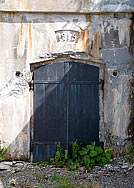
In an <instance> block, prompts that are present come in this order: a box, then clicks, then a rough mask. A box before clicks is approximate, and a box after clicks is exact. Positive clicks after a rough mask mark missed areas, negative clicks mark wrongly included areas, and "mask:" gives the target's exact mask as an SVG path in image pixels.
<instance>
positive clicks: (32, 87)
mask: <svg viewBox="0 0 134 188" xmlns="http://www.w3.org/2000/svg"><path fill="white" fill-rule="evenodd" d="M29 86H30V90H34V82H33V80H32V81H31V82H30V83H29Z"/></svg>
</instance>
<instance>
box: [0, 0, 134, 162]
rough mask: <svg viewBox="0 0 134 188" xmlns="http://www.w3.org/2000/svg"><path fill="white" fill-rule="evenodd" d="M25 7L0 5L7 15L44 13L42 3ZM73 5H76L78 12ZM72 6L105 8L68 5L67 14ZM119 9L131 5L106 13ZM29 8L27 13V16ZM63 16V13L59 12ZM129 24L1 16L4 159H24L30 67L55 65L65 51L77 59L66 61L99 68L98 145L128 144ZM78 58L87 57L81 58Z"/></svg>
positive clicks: (107, 17) (123, 18) (80, 17)
mask: <svg viewBox="0 0 134 188" xmlns="http://www.w3.org/2000/svg"><path fill="white" fill-rule="evenodd" d="M31 2H32V4H31ZM31 2H30V0H29V1H27V3H26V1H23V3H19V2H18V4H16V3H17V1H12V3H11V1H10V0H7V1H6V0H5V1H2V2H1V3H0V7H1V9H2V10H11V11H12V10H21V11H23V10H26V11H33V10H34V11H37V10H39V11H45V9H43V10H42V5H43V3H44V4H45V1H41V2H39V3H38V5H37V1H36V0H34V1H31ZM77 2H79V5H81V7H80V9H79V7H77V6H78V5H77ZM97 2H98V4H97ZM125 2H126V6H125V7H124V4H123V3H125ZM49 3H50V4H51V1H49ZM57 3H58V1H57ZM71 3H72V4H71ZM73 3H74V4H75V5H76V8H75V6H74V11H75V9H76V12H77V11H80V12H86V11H91V10H89V9H86V10H85V8H84V7H89V8H91V7H90V6H87V3H89V4H90V3H92V4H93V5H96V4H97V7H100V8H101V9H102V7H101V6H98V5H101V4H102V3H103V5H104V8H105V7H106V6H107V1H93V2H92V1H71V2H70V4H69V5H68V6H70V9H68V11H71V12H72V10H71V7H73V6H72V5H73ZM50 4H49V5H50ZM55 4H56V3H55ZM121 4H122V9H118V10H121V11H127V10H128V9H129V11H131V10H133V6H134V4H133V2H132V1H121V2H120V1H114V2H113V3H112V5H111V6H110V7H111V9H109V10H110V11H112V10H113V9H114V8H113V7H114V6H115V5H116V7H118V6H117V5H121ZM16 5H17V6H16ZM30 5H32V6H31V7H33V8H31V9H30V10H29V7H30ZM35 5H37V6H35ZM49 5H46V4H45V7H47V8H46V11H47V10H49ZM51 5H52V4H51ZM65 5H66V3H65V4H64V3H61V4H60V6H59V9H57V10H58V11H60V10H61V9H62V8H63V7H62V6H65ZM130 5H131V6H130ZM68 6H67V7H68ZM50 7H51V6H50ZM123 7H124V8H123ZM130 7H131V8H130ZM16 8H17V9H16ZM51 8H52V7H51ZM54 8H56V7H53V9H52V10H53V11H55V9H54ZM36 9H37V10H36ZM63 10H64V11H65V12H66V9H65V8H64V9H63ZM104 10H105V9H104ZM92 11H96V12H97V11H99V9H94V8H93V7H92ZM102 11H103V10H102ZM115 11H117V9H116V10H115ZM133 20H134V19H133V15H132V14H131V13H118V14H113V13H105V14H93V15H90V14H86V15H85V14H71V13H70V14H67V13H64V14H63V13H62V14H61V13H60V14H59V13H57V14H56V13H55V14H52V13H49V14H45V13H38V14H36V13H20V12H18V13H17V12H16V13H15V12H14V13H13V12H11V13H10V12H2V11H1V13H0V75H1V79H0V88H1V89H0V140H1V146H3V145H5V146H6V147H7V148H8V152H7V158H12V159H28V158H29V155H30V118H32V115H33V114H32V113H31V112H30V111H31V109H30V108H32V107H30V101H31V100H32V99H31V97H30V91H29V82H30V81H31V73H30V65H34V64H37V62H39V63H40V62H43V61H47V60H55V59H56V57H57V58H58V59H59V60H60V58H61V54H67V53H68V51H71V52H72V53H73V52H77V54H78V55H76V56H75V57H73V56H72V55H70V58H74V59H84V58H86V59H87V61H88V62H92V64H93V63H94V64H95V62H98V63H99V64H100V66H101V65H104V67H105V68H104V71H103V72H104V75H103V76H104V83H105V84H104V92H103V94H102V95H103V96H102V98H103V99H102V101H101V108H103V110H101V116H103V118H102V119H101V125H100V127H101V129H100V131H101V132H100V135H102V136H101V141H104V142H105V146H107V147H111V146H112V147H115V148H117V147H121V146H123V147H124V145H126V144H128V140H133V139H134V136H133V135H134V134H133V120H134V118H133V98H134V96H133V95H134V94H133V92H132V90H133V87H134V86H133V68H134V66H133V63H134V62H133V61H134V60H133V59H134V56H133V52H134V39H133V34H134V30H133V28H134V27H133V24H134V23H133ZM81 52H82V53H81ZM83 53H84V54H87V57H83V56H82V55H81V54H83ZM61 59H62V58H61Z"/></svg>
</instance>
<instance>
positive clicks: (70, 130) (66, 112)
mask: <svg viewBox="0 0 134 188" xmlns="http://www.w3.org/2000/svg"><path fill="white" fill-rule="evenodd" d="M76 139H77V140H78V142H79V143H82V144H89V143H91V142H93V141H95V142H97V143H98V142H99V68H98V67H95V66H91V65H88V64H84V63H77V62H64V63H53V64H50V65H45V66H41V67H38V68H36V69H35V70H34V141H33V160H34V161H46V160H49V158H50V157H53V156H54V154H55V151H56V144H57V142H58V141H60V142H61V143H62V145H63V149H64V150H65V149H67V148H68V143H69V142H70V141H75V140H76Z"/></svg>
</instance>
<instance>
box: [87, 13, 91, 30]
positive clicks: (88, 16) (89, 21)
mask: <svg viewBox="0 0 134 188" xmlns="http://www.w3.org/2000/svg"><path fill="white" fill-rule="evenodd" d="M86 21H87V23H86V27H87V28H88V27H89V26H90V25H91V23H92V17H91V15H86Z"/></svg>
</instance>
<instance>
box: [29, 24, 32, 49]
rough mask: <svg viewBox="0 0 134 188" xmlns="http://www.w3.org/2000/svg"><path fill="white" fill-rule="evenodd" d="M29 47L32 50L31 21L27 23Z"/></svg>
mask: <svg viewBox="0 0 134 188" xmlns="http://www.w3.org/2000/svg"><path fill="white" fill-rule="evenodd" d="M29 47H30V49H31V50H32V29H31V23H29Z"/></svg>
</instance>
